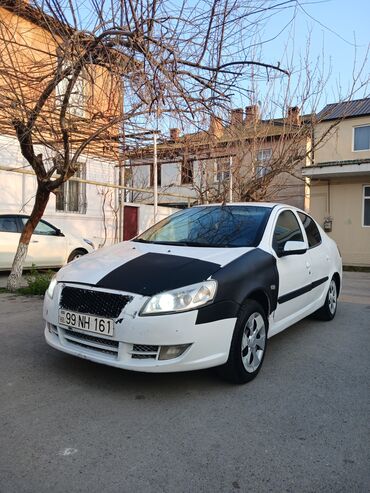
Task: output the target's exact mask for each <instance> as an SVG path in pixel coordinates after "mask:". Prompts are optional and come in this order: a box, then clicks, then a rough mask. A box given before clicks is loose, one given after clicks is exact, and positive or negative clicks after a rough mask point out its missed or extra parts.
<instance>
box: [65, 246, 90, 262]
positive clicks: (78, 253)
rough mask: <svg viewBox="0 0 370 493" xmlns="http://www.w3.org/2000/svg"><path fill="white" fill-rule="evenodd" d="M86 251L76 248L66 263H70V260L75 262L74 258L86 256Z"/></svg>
mask: <svg viewBox="0 0 370 493" xmlns="http://www.w3.org/2000/svg"><path fill="white" fill-rule="evenodd" d="M86 254H87V251H86V250H84V249H83V248H77V250H73V252H72V253H71V254H70V256H69V257H68V262H72V260H76V258H80V257H82V256H83V255H86Z"/></svg>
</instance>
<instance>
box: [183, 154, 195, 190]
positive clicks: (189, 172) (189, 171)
mask: <svg viewBox="0 0 370 493" xmlns="http://www.w3.org/2000/svg"><path fill="white" fill-rule="evenodd" d="M189 183H193V161H189V160H188V159H186V158H185V157H184V158H183V159H182V163H181V185H187V184H189Z"/></svg>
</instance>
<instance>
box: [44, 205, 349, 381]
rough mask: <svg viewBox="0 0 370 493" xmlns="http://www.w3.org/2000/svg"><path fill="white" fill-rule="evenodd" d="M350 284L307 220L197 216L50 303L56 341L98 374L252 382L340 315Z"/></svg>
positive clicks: (177, 220) (113, 254) (181, 219)
mask: <svg viewBox="0 0 370 493" xmlns="http://www.w3.org/2000/svg"><path fill="white" fill-rule="evenodd" d="M341 282H342V262H341V257H340V255H339V252H338V249H337V246H336V244H335V243H334V241H332V240H331V239H330V238H329V237H328V236H327V235H326V234H325V233H324V231H323V230H322V229H321V228H320V226H318V225H317V224H316V222H315V221H314V220H313V219H312V218H311V217H310V216H308V215H307V214H306V213H304V212H303V211H301V210H299V209H296V208H294V207H290V206H285V205H281V204H269V203H248V204H231V205H209V206H208V205H207V206H197V207H193V208H191V209H186V210H184V211H181V212H178V213H176V214H174V215H172V216H170V217H168V218H166V219H164V220H163V221H161V222H160V223H158V224H156V225H155V226H153V227H152V228H150V229H148V230H147V231H146V232H144V233H143V234H141V235H140V236H138V237H137V238H135V239H134V240H132V241H127V242H123V243H120V244H117V245H115V246H112V247H110V248H105V249H104V250H102V251H97V252H95V253H93V254H91V255H88V256H87V257H83V258H81V259H79V260H78V261H76V262H73V263H71V264H68V265H67V266H65V267H63V268H62V269H61V270H60V271H59V272H58V274H57V275H56V277H55V278H54V279H53V280H52V282H51V284H50V286H49V289H48V291H47V293H46V295H45V301H44V318H45V319H46V328H45V337H46V341H47V342H48V344H50V345H51V346H53V347H54V348H56V349H59V350H61V351H64V352H66V353H69V354H73V355H75V356H79V357H81V358H86V359H89V360H91V361H95V362H97V363H104V364H106V365H111V366H116V367H119V368H125V369H128V370H138V371H147V372H174V371H186V370H196V369H199V368H208V367H216V366H219V367H220V372H221V373H222V374H223V375H224V376H226V377H227V378H228V379H229V380H231V381H233V382H236V383H244V382H247V381H249V380H251V379H252V378H254V377H255V376H256V375H257V373H258V372H259V370H260V368H261V365H262V362H263V359H264V356H265V352H266V347H267V338H268V337H271V336H273V335H274V334H277V333H278V332H280V331H282V330H284V329H286V328H287V327H289V326H291V325H292V324H294V323H296V322H298V321H299V320H301V319H302V318H304V317H306V316H307V315H310V314H312V313H314V312H316V315H317V317H318V318H321V319H323V320H331V319H332V318H333V317H334V316H335V313H336V308H337V295H338V293H339V290H340V287H341Z"/></svg>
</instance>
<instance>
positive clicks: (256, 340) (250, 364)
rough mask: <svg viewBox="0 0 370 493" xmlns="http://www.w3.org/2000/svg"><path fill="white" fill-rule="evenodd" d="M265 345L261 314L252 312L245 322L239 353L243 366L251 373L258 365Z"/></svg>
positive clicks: (263, 324)
mask: <svg viewBox="0 0 370 493" xmlns="http://www.w3.org/2000/svg"><path fill="white" fill-rule="evenodd" d="M265 346H266V326H265V321H264V319H263V317H262V315H261V314H260V313H258V312H254V313H252V315H251V316H250V317H249V318H248V320H247V323H246V324H245V327H244V331H243V337H242V344H241V354H242V361H243V365H244V368H245V369H246V371H247V372H248V373H253V372H254V371H256V370H257V368H258V367H259V366H260V364H261V361H262V358H263V353H264V351H265Z"/></svg>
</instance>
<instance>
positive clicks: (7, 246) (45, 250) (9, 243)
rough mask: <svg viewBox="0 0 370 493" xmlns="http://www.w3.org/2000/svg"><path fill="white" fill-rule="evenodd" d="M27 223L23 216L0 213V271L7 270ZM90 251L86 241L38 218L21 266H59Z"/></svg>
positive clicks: (91, 246)
mask: <svg viewBox="0 0 370 493" xmlns="http://www.w3.org/2000/svg"><path fill="white" fill-rule="evenodd" d="M27 220H28V216H26V215H24V214H0V270H9V269H11V267H12V264H13V259H14V255H15V252H16V251H17V247H18V243H19V238H20V235H21V232H22V230H23V226H24V225H25V223H26V222H27ZM92 251H94V245H93V243H92V242H91V241H90V240H89V239H86V238H79V237H77V236H75V235H73V234H71V233H68V232H66V231H63V232H62V231H61V230H60V229H58V228H57V227H55V226H53V225H52V224H50V223H48V222H47V221H44V220H43V219H42V220H41V221H40V222H39V223H38V225H37V226H36V228H35V231H34V233H33V235H32V237H31V241H30V244H29V247H28V253H27V257H26V261H25V264H24V266H25V268H30V267H32V265H35V266H36V267H42V268H48V267H60V266H61V265H64V264H66V263H67V262H70V261H71V260H74V259H76V258H78V257H81V256H82V255H85V254H86V253H90V252H92Z"/></svg>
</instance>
